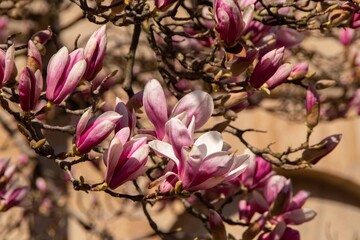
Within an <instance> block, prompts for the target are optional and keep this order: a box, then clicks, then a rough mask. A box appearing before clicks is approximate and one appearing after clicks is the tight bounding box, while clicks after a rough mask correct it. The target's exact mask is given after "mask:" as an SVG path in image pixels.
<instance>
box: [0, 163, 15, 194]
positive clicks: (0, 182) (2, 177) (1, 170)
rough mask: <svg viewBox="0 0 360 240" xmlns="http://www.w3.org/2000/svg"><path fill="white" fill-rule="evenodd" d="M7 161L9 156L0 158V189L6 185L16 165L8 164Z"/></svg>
mask: <svg viewBox="0 0 360 240" xmlns="http://www.w3.org/2000/svg"><path fill="white" fill-rule="evenodd" d="M9 162H10V159H9V158H5V159H0V191H2V190H3V189H4V188H5V187H6V184H7V183H8V182H9V181H10V180H11V178H12V176H13V175H14V173H15V171H16V165H10V166H9Z"/></svg>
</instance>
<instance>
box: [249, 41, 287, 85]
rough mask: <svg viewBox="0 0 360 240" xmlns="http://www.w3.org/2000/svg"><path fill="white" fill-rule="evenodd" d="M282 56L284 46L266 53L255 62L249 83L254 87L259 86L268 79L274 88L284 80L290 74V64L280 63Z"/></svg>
mask: <svg viewBox="0 0 360 240" xmlns="http://www.w3.org/2000/svg"><path fill="white" fill-rule="evenodd" d="M283 56H284V47H282V48H279V49H274V50H272V51H270V52H268V53H266V54H265V55H264V56H263V57H262V58H261V59H260V61H259V62H258V63H257V64H256V66H255V68H254V71H253V73H252V75H251V77H250V80H249V84H250V85H251V86H252V87H254V88H260V87H261V86H262V85H263V84H264V83H266V82H267V81H268V80H271V81H270V82H269V83H268V85H269V86H271V88H274V87H276V86H277V85H279V83H281V82H283V81H284V80H286V78H287V77H288V76H289V75H290V72H291V65H290V64H283V65H281V62H282V58H283ZM269 88H270V87H269Z"/></svg>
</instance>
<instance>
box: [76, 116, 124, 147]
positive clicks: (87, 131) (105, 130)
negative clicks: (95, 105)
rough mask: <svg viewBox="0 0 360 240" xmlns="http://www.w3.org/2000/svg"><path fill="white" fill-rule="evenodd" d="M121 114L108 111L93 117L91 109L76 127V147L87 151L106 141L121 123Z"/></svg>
mask: <svg viewBox="0 0 360 240" xmlns="http://www.w3.org/2000/svg"><path fill="white" fill-rule="evenodd" d="M121 117H122V116H121V115H120V114H118V113H116V112H113V111H108V112H105V113H103V114H101V115H100V116H99V117H97V118H93V114H92V112H91V109H89V110H88V111H86V112H85V113H84V114H83V115H82V116H81V118H80V120H79V122H78V124H77V127H76V133H75V136H76V142H75V144H76V147H77V150H78V151H79V152H80V153H87V152H89V151H90V150H91V149H92V148H93V147H95V146H96V145H98V144H99V143H101V142H102V141H104V139H105V138H107V136H109V134H110V133H111V132H112V131H113V130H114V128H115V126H116V124H118V123H119V121H120V119H121Z"/></svg>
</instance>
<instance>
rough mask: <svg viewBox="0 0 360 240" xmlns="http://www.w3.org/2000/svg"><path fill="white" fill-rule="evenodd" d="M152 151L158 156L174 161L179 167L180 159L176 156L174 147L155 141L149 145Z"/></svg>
mask: <svg viewBox="0 0 360 240" xmlns="http://www.w3.org/2000/svg"><path fill="white" fill-rule="evenodd" d="M148 145H149V146H150V147H151V149H152V150H154V151H155V152H156V153H157V154H159V155H160V156H163V157H167V158H169V159H170V160H173V161H174V162H175V164H176V165H177V166H179V163H180V161H179V159H178V158H177V157H176V156H175V153H174V150H173V147H172V146H171V145H170V144H168V143H166V142H162V141H160V140H154V141H151V142H149V143H148Z"/></svg>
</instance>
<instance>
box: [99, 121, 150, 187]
mask: <svg viewBox="0 0 360 240" xmlns="http://www.w3.org/2000/svg"><path fill="white" fill-rule="evenodd" d="M130 134H131V132H130V129H129V127H125V128H122V129H121V130H120V131H118V132H117V133H116V135H115V137H114V138H113V139H112V140H111V142H110V146H109V149H108V150H107V151H106V152H105V154H104V163H105V165H106V166H107V169H106V175H105V181H106V183H107V185H108V186H109V187H110V188H111V189H115V188H117V187H119V186H120V185H121V184H123V183H125V182H127V181H130V180H133V179H135V178H137V177H139V176H141V175H142V174H144V173H145V171H146V169H147V168H146V166H145V164H146V162H147V158H148V155H149V147H148V145H147V144H146V141H147V139H146V137H141V138H136V139H132V140H128V139H129V138H130V136H131V135H130Z"/></svg>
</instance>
